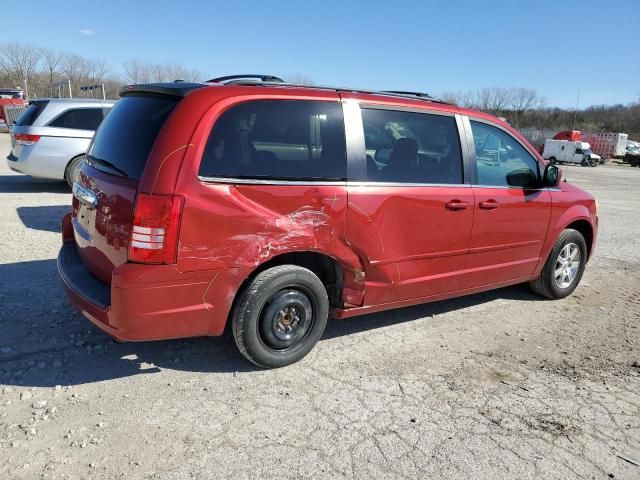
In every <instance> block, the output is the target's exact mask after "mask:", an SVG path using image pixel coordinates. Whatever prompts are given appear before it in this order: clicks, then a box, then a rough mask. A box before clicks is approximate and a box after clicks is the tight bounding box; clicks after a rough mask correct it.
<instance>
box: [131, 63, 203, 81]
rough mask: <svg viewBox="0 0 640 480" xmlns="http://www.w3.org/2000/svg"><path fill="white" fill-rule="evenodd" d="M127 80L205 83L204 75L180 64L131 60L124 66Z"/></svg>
mask: <svg viewBox="0 0 640 480" xmlns="http://www.w3.org/2000/svg"><path fill="white" fill-rule="evenodd" d="M122 66H123V68H124V71H125V75H126V80H127V81H128V82H130V83H151V82H173V81H174V80H186V81H188V82H196V81H203V80H204V74H203V73H202V72H200V71H198V70H195V69H190V68H187V67H185V66H184V65H182V64H180V63H153V62H148V61H146V60H140V59H136V58H133V59H130V60H127V61H126V62H124V63H123V64H122Z"/></svg>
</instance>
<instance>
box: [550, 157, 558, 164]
mask: <svg viewBox="0 0 640 480" xmlns="http://www.w3.org/2000/svg"><path fill="white" fill-rule="evenodd" d="M549 163H550V164H551V165H555V164H556V163H558V161H557V160H556V157H551V158H550V159H549Z"/></svg>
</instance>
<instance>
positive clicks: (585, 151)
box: [582, 148, 593, 155]
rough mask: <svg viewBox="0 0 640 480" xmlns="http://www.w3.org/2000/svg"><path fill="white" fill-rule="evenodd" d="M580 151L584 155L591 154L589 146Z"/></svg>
mask: <svg viewBox="0 0 640 480" xmlns="http://www.w3.org/2000/svg"><path fill="white" fill-rule="evenodd" d="M582 153H584V154H585V155H591V154H592V153H593V152H592V151H591V149H590V148H585V149H583V150H582Z"/></svg>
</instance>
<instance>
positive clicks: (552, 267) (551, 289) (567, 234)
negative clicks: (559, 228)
mask: <svg viewBox="0 0 640 480" xmlns="http://www.w3.org/2000/svg"><path fill="white" fill-rule="evenodd" d="M586 264H587V243H586V242H585V240H584V237H583V236H582V234H581V233H580V232H578V231H577V230H573V229H571V228H568V229H566V230H564V231H563V232H562V233H561V234H560V236H559V237H558V239H557V240H556V243H555V245H554V246H553V249H552V250H551V254H550V255H549V258H548V259H547V262H546V263H545V264H544V267H543V268H542V272H540V276H539V277H538V278H536V279H535V280H532V281H531V282H530V285H531V288H532V290H533V291H534V292H536V293H537V294H539V295H542V296H543V297H547V298H550V299H552V300H556V299H560V298H564V297H566V296H568V295H571V293H573V291H574V290H575V289H576V287H577V286H578V284H579V283H580V279H581V278H582V274H583V273H584V269H585V266H586Z"/></svg>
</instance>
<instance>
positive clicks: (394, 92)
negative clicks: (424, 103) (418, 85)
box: [381, 90, 433, 98]
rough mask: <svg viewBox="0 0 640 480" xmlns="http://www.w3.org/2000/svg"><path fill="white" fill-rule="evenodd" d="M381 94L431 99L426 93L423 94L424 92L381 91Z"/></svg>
mask: <svg viewBox="0 0 640 480" xmlns="http://www.w3.org/2000/svg"><path fill="white" fill-rule="evenodd" d="M381 93H393V94H394V95H403V96H407V97H419V98H433V97H432V96H431V95H429V94H428V93H424V92H408V91H406V90H382V92H381Z"/></svg>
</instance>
